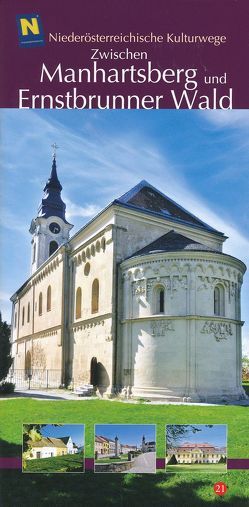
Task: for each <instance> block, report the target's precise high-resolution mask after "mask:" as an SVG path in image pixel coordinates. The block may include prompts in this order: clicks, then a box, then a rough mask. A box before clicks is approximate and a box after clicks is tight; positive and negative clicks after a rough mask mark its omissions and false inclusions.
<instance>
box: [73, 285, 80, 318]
mask: <svg viewBox="0 0 249 507" xmlns="http://www.w3.org/2000/svg"><path fill="white" fill-rule="evenodd" d="M81 304H82V291H81V287H78V289H77V290H76V312H75V316H76V319H80V318H81Z"/></svg>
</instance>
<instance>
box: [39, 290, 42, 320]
mask: <svg viewBox="0 0 249 507" xmlns="http://www.w3.org/2000/svg"><path fill="white" fill-rule="evenodd" d="M38 313H39V315H42V292H40V294H39V306H38Z"/></svg>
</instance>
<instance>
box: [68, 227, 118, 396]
mask: <svg viewBox="0 0 249 507" xmlns="http://www.w3.org/2000/svg"><path fill="white" fill-rule="evenodd" d="M113 247H114V245H113V228H112V226H111V227H108V228H107V229H104V230H103V231H101V232H100V233H99V234H98V235H97V236H94V237H93V238H92V240H89V241H87V242H86V243H84V244H83V245H82V247H81V248H78V249H77V251H76V252H75V251H73V252H72V261H73V265H74V268H73V275H72V290H73V292H74V296H73V303H72V304H73V308H72V312H71V314H72V332H71V339H70V349H71V350H70V357H71V363H72V376H73V382H74V384H75V385H79V384H80V383H89V382H90V377H91V373H90V368H91V361H92V359H93V358H96V362H97V364H98V371H99V383H100V384H101V383H102V384H103V386H104V392H107V391H108V390H111V388H112V382H113V315H114V314H115V301H114V297H115V296H114V291H113V286H114V267H113ZM95 280H98V283H99V301H98V309H97V311H96V309H94V308H93V306H92V288H93V283H94V281H95ZM78 288H80V289H81V297H82V301H81V312H80V313H78V315H77V312H76V309H77V308H76V306H77V305H76V299H77V297H76V293H77V289H78ZM102 390H103V389H102Z"/></svg>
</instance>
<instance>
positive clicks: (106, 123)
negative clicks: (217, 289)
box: [0, 109, 249, 354]
mask: <svg viewBox="0 0 249 507" xmlns="http://www.w3.org/2000/svg"><path fill="white" fill-rule="evenodd" d="M1 116H2V133H1V134H2V162H3V164H2V166H3V169H2V171H1V189H2V190H1V196H0V197H1V232H0V241H1V265H0V277H1V292H0V299H1V301H0V308H1V310H2V313H3V317H4V318H5V319H7V320H9V319H10V309H11V305H10V303H9V302H8V300H9V297H10V296H11V294H13V293H14V292H15V290H16V288H17V287H19V286H20V285H21V284H22V283H23V282H24V280H25V279H26V278H27V276H28V275H29V271H30V241H31V236H30V234H29V232H28V229H29V226H30V222H31V219H32V218H33V217H35V216H36V212H37V207H38V205H39V203H40V200H41V197H42V189H43V187H44V184H45V182H46V180H47V178H48V176H49V173H50V168H51V152H52V149H51V144H52V143H53V142H56V143H57V144H58V145H59V150H58V156H57V160H58V162H57V164H58V173H59V178H60V180H61V183H62V185H63V198H64V200H65V202H66V204H67V218H68V220H69V221H70V222H71V223H73V224H74V229H73V230H72V233H73V232H76V231H77V230H78V229H79V228H80V227H81V226H82V225H84V224H85V223H86V222H87V221H88V220H90V219H91V218H92V217H93V216H94V215H95V214H96V213H97V212H98V211H99V210H101V209H102V208H103V207H105V206H106V205H107V204H108V203H109V202H110V201H111V200H113V199H114V198H115V197H118V196H120V195H121V194H123V193H124V192H126V191H127V190H129V189H130V188H131V187H132V186H134V185H136V184H137V183H138V182H139V181H140V180H142V179H146V180H148V181H149V182H150V183H151V184H152V185H154V186H155V187H157V188H159V189H160V190H161V191H163V192H164V193H166V194H167V195H168V196H169V197H171V198H173V199H175V200H176V201H177V202H179V204H181V205H183V206H184V207H185V208H187V209H188V210H189V211H192V212H193V213H194V214H195V215H197V216H199V217H200V218H201V219H203V220H204V221H205V222H207V223H209V224H210V225H212V226H213V227H215V228H216V229H218V230H221V231H223V232H224V233H225V234H226V235H227V236H229V239H228V240H227V241H226V243H225V245H224V251H225V252H226V253H229V254H231V255H234V256H237V257H239V258H240V259H242V260H243V261H244V262H245V263H246V264H248V265H249V240H248V232H249V221H248V209H249V199H248V172H249V111H243V110H233V111H221V110H217V111H215V110H211V111H198V110H191V111H190V110H186V111H185V110H154V111H144V110H140V111H139V110H134V111H132V110H130V111H127V110H122V111H118V110H115V111H98V110H92V111H91V110H83V111H74V110H15V109H12V110H11V109H9V110H2V111H1ZM248 293H249V276H248V274H246V276H245V283H244V288H243V292H242V298H243V303H242V319H243V320H246V321H248V322H249V306H248ZM243 336H244V350H245V351H246V352H247V353H248V354H249V345H248V336H249V326H248V324H246V325H245V326H244V328H243ZM246 340H247V341H246Z"/></svg>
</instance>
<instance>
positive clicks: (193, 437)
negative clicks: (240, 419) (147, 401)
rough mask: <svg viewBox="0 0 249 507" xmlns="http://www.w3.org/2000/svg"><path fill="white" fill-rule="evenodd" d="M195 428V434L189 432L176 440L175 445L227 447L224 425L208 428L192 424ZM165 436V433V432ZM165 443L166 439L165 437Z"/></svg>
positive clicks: (225, 427)
mask: <svg viewBox="0 0 249 507" xmlns="http://www.w3.org/2000/svg"><path fill="white" fill-rule="evenodd" d="M193 426H194V427H195V428H198V430H200V431H197V432H196V433H193V432H191V431H190V432H189V433H188V434H185V435H183V436H182V437H180V438H178V439H177V441H176V444H178V445H179V444H183V443H185V442H190V443H194V444H204V443H208V444H213V445H214V446H215V447H226V446H227V426H226V425H225V424H214V425H213V426H212V427H211V428H208V427H207V426H206V425H204V424H194V425H193ZM166 435H167V431H166ZM166 442H167V437H166Z"/></svg>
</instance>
